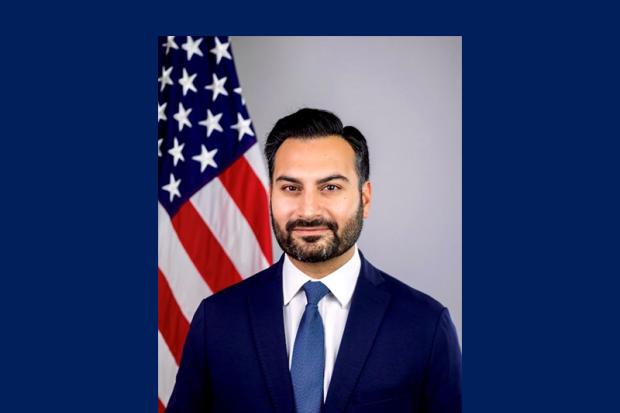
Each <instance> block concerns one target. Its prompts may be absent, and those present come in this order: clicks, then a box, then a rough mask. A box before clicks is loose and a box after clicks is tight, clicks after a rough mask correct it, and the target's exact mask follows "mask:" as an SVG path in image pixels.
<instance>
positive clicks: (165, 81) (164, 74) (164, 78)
mask: <svg viewBox="0 0 620 413" xmlns="http://www.w3.org/2000/svg"><path fill="white" fill-rule="evenodd" d="M170 73H172V66H170V68H169V69H166V67H165V66H164V67H162V68H161V77H159V78H157V81H158V82H161V87H160V88H159V91H160V92H162V91H163V90H164V88H165V87H166V85H171V84H172V79H170Z"/></svg>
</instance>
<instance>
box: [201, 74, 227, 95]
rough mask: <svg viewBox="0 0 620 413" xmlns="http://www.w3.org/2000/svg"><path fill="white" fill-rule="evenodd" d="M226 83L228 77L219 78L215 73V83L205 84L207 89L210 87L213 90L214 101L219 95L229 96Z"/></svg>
mask: <svg viewBox="0 0 620 413" xmlns="http://www.w3.org/2000/svg"><path fill="white" fill-rule="evenodd" d="M224 83H226V77H223V78H221V79H218V78H217V75H216V74H215V73H213V83H211V84H210V85H208V86H205V89H209V90H210V91H212V92H213V101H214V102H215V99H217V97H218V95H224V96H228V92H227V91H226V89H224Z"/></svg>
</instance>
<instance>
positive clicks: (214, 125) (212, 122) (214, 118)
mask: <svg viewBox="0 0 620 413" xmlns="http://www.w3.org/2000/svg"><path fill="white" fill-rule="evenodd" d="M221 118H222V114H221V113H219V114H217V115H213V113H211V110H209V109H207V118H206V119H205V120H201V121H200V122H198V124H199V125H202V126H206V127H207V138H208V137H209V136H211V132H213V131H214V130H216V131H219V132H223V131H224V129H222V126H221V125H220V119H221Z"/></svg>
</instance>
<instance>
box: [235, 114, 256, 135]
mask: <svg viewBox="0 0 620 413" xmlns="http://www.w3.org/2000/svg"><path fill="white" fill-rule="evenodd" d="M251 123H252V120H251V119H250V118H247V119H243V116H241V113H237V123H235V124H234V125H232V126H231V127H230V128H231V129H236V130H237V132H239V140H241V139H242V138H243V135H245V134H246V133H247V134H248V135H250V136H254V132H252V129H251V128H250V124H251Z"/></svg>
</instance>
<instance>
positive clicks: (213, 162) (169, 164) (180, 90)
mask: <svg viewBox="0 0 620 413" xmlns="http://www.w3.org/2000/svg"><path fill="white" fill-rule="evenodd" d="M157 123H158V138H157V147H158V154H157V155H158V274H157V284H158V398H159V403H158V405H159V408H158V411H160V412H161V411H163V410H164V409H165V406H166V404H167V402H168V400H169V398H170V395H171V393H172V389H173V387H174V382H175V377H176V373H177V369H178V365H179V362H180V360H181V353H182V350H183V344H184V342H185V337H186V335H187V331H188V329H189V322H190V321H191V319H192V317H193V315H194V312H195V311H196V309H197V308H198V305H199V303H200V301H201V300H202V299H203V298H205V297H207V296H209V295H211V294H212V293H215V292H217V291H219V290H221V289H222V288H225V287H227V286H229V285H231V284H234V283H236V282H238V281H240V280H241V279H243V278H245V277H248V276H250V275H252V274H254V273H256V272H258V271H260V270H262V269H264V268H266V267H267V266H269V265H271V263H272V249H271V232H270V227H269V212H268V194H267V188H268V180H267V173H266V169H265V165H264V163H263V158H262V155H261V153H260V150H259V145H258V143H257V141H256V133H255V131H254V128H253V126H252V122H251V120H250V115H249V113H248V110H247V108H246V106H245V101H244V99H243V96H242V94H241V86H240V84H239V79H238V78H237V74H236V71H235V65H234V61H233V55H232V50H231V46H230V42H229V40H228V38H226V37H192V36H164V37H160V38H159V39H158V102H157Z"/></svg>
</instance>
